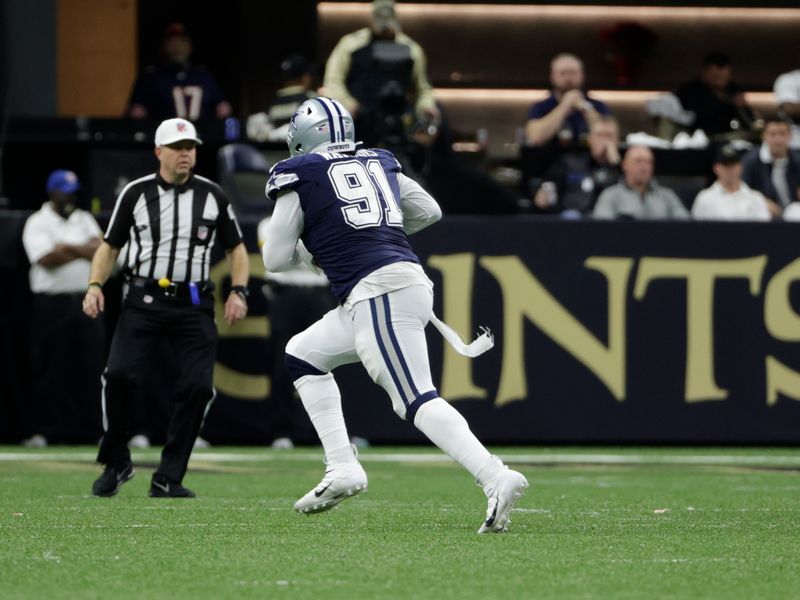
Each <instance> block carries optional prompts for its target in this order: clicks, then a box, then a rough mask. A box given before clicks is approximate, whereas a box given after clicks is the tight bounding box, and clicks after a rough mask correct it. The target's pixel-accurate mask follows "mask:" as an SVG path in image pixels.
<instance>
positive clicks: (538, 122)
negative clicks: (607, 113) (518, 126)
mask: <svg viewBox="0 0 800 600" xmlns="http://www.w3.org/2000/svg"><path fill="white" fill-rule="evenodd" d="M584 102H586V100H585V99H584V97H583V94H582V93H581V92H580V90H570V91H568V92H567V93H566V94H564V96H563V97H562V98H561V101H560V102H559V103H558V104H557V105H556V107H555V108H554V109H553V110H551V111H550V112H549V113H547V114H546V115H543V116H542V117H540V118H538V119H537V118H531V119H528V122H527V123H526V124H525V138H526V139H527V141H528V143H529V144H531V145H534V146H538V145H540V144H544V143H546V142H548V141H549V140H551V139H552V138H553V136H554V135H555V134H556V133H558V130H559V129H561V125H562V124H563V123H564V120H565V119H566V118H567V117H568V116H569V115H570V113H571V112H572V111H573V110H575V109H576V108H577V107H578V104H579V103H581V104H582V103H584ZM587 104H588V102H587Z"/></svg>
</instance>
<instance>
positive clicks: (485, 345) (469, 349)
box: [431, 312, 494, 358]
mask: <svg viewBox="0 0 800 600" xmlns="http://www.w3.org/2000/svg"><path fill="white" fill-rule="evenodd" d="M431 323H433V326H434V327H436V329H438V330H439V333H441V334H442V337H443V338H444V339H445V340H447V343H448V344H450V345H451V346H452V347H453V350H455V351H456V352H458V353H459V354H461V355H462V356H468V357H470V358H475V357H476V356H480V355H481V354H483V353H484V352H486V351H487V350H491V349H492V348H493V347H494V335H493V334H492V332H491V330H490V329H489V328H488V327H483V326H480V327H479V328H478V329H480V331H481V334H480V335H479V336H478V337H477V338H475V339H474V340H473V341H472V342H470V343H469V344H465V343H464V340H463V339H461V336H460V335H458V334H457V333H456V332H455V331H454V330H453V328H452V327H450V326H449V325H448V324H447V323H444V322H442V321H440V320H439V318H438V317H437V316H436V314H435V313H433V312H432V313H431Z"/></svg>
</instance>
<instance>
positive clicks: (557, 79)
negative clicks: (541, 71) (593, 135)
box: [525, 54, 611, 146]
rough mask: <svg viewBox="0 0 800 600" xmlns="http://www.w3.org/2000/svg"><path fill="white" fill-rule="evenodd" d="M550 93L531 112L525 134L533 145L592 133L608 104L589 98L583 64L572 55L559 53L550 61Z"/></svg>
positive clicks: (567, 141) (570, 141) (571, 141)
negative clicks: (592, 127) (591, 128)
mask: <svg viewBox="0 0 800 600" xmlns="http://www.w3.org/2000/svg"><path fill="white" fill-rule="evenodd" d="M550 84H551V85H552V89H551V92H550V96H549V97H548V98H547V99H545V100H542V101H541V102H537V103H535V104H534V105H533V106H531V108H530V110H529V111H528V122H527V123H526V125H525V137H526V139H527V142H528V144H530V145H532V146H543V145H545V144H557V143H558V142H561V143H562V144H575V143H577V142H579V141H581V139H582V138H585V137H586V136H587V135H588V134H589V127H590V126H591V124H592V123H594V122H595V121H596V120H597V119H598V118H599V117H600V115H610V114H611V111H610V110H609V108H608V106H606V105H605V104H603V103H602V102H600V101H599V100H595V99H594V98H590V97H589V96H588V95H587V93H586V92H585V91H584V89H583V84H584V73H583V63H582V62H581V61H580V59H579V58H578V57H577V56H575V55H573V54H559V55H558V56H556V57H555V58H553V60H552V61H551V62H550Z"/></svg>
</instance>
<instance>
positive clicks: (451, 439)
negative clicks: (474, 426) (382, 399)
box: [414, 398, 503, 485]
mask: <svg viewBox="0 0 800 600" xmlns="http://www.w3.org/2000/svg"><path fill="white" fill-rule="evenodd" d="M414 425H415V426H416V428H417V429H419V430H420V431H421V432H422V433H424V434H425V435H426V436H427V437H428V439H430V440H431V441H432V442H433V443H434V444H436V445H437V446H439V448H441V449H442V450H443V451H444V452H445V454H447V456H449V457H450V458H452V459H453V460H454V461H456V462H457V463H459V464H460V465H461V466H463V467H464V468H465V469H466V470H467V471H469V472H470V473H471V474H472V476H473V477H475V480H476V482H477V483H478V484H480V485H483V484H485V483H486V482H487V481H488V480H489V479H491V478H492V477H493V476H494V475H495V474H496V473H497V472H498V471H499V470H500V469H501V468H502V467H503V463H502V462H501V461H500V460H499V459H498V458H497V457H495V456H493V455H491V454H489V451H488V450H487V449H486V448H485V447H484V445H483V444H481V443H480V442H479V441H478V438H476V437H475V434H473V433H472V431H470V428H469V425H468V424H467V421H466V419H464V417H463V416H461V413H460V412H458V411H457V410H456V409H455V408H453V407H452V406H450V405H449V404H448V403H447V402H445V401H444V400H443V399H442V398H434V399H433V400H430V401H428V402H426V403H425V404H423V405H422V406H420V407H419V410H418V411H417V414H416V416H415V417H414Z"/></svg>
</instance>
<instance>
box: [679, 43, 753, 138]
mask: <svg viewBox="0 0 800 600" xmlns="http://www.w3.org/2000/svg"><path fill="white" fill-rule="evenodd" d="M732 75H733V66H732V64H731V57H730V56H728V55H727V54H725V53H723V52H712V53H711V54H708V55H707V56H706V57H705V60H704V61H703V70H702V72H701V73H700V76H699V77H698V78H697V79H694V80H692V81H690V82H688V83H685V84H683V85H682V86H681V87H679V88H678V90H677V91H676V92H675V95H676V96H677V97H678V100H680V103H681V106H682V107H683V109H684V110H687V111H691V112H693V113H694V114H695V119H694V122H693V123H692V124H691V129H693V130H694V129H702V130H703V131H704V132H705V134H706V135H707V136H709V137H711V136H714V135H721V134H726V133H731V132H732V131H749V130H751V129H752V128H753V120H754V116H753V111H752V110H750V107H749V106H747V103H746V102H745V99H744V91H743V90H742V88H740V87H739V86H738V85H737V84H736V83H735V82H734V81H733V79H732Z"/></svg>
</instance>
